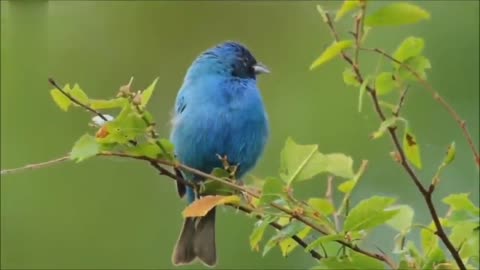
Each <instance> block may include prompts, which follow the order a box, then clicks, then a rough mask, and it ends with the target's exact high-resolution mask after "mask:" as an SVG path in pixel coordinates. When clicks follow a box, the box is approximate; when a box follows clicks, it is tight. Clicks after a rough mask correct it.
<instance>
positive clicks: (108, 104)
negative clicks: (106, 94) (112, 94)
mask: <svg viewBox="0 0 480 270" xmlns="http://www.w3.org/2000/svg"><path fill="white" fill-rule="evenodd" d="M127 103H128V100H127V99H126V98H114V99H108V100H106V99H90V107H91V108H92V109H95V110H103V109H114V108H122V107H124V106H125V105H126V104H127Z"/></svg>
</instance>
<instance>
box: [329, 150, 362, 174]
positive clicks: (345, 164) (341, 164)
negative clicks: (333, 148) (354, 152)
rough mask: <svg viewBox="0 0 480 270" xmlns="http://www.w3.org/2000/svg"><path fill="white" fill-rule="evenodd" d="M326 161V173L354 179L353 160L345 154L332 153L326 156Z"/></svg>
mask: <svg viewBox="0 0 480 270" xmlns="http://www.w3.org/2000/svg"><path fill="white" fill-rule="evenodd" d="M324 157H325V159H326V165H327V166H326V167H327V168H326V171H327V172H328V173H331V174H333V175H335V176H339V177H343V178H352V177H354V176H355V173H354V172H353V159H352V158H351V157H349V156H347V155H345V154H341V153H332V154H326V155H324Z"/></svg>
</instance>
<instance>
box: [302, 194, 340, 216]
mask: <svg viewBox="0 0 480 270" xmlns="http://www.w3.org/2000/svg"><path fill="white" fill-rule="evenodd" d="M308 205H310V206H311V207H312V208H313V209H315V210H316V211H317V212H319V213H321V214H323V215H325V216H328V215H331V214H333V213H334V212H335V207H334V206H333V204H332V202H330V201H329V200H327V199H325V198H310V199H308Z"/></svg>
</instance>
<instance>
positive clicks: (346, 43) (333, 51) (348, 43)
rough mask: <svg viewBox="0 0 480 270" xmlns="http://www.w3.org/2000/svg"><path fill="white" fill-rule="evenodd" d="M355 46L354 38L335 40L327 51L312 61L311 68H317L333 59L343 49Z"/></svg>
mask: <svg viewBox="0 0 480 270" xmlns="http://www.w3.org/2000/svg"><path fill="white" fill-rule="evenodd" d="M352 46H353V40H342V41H338V42H333V43H332V45H330V46H329V47H328V48H327V49H325V51H324V52H323V53H322V54H321V55H320V56H319V57H318V58H317V59H316V60H315V61H314V62H313V63H312V65H311V66H310V70H312V69H314V68H317V67H319V66H321V65H323V64H325V63H326V62H328V61H330V60H332V59H333V58H335V57H336V56H337V55H339V54H340V53H341V52H342V51H343V50H345V49H348V48H350V47H352Z"/></svg>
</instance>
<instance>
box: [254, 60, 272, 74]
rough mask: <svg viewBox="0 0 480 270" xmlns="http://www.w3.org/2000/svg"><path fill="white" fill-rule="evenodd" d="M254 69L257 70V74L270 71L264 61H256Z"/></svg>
mask: <svg viewBox="0 0 480 270" xmlns="http://www.w3.org/2000/svg"><path fill="white" fill-rule="evenodd" d="M253 70H254V71H255V74H256V75H258V74H263V73H270V70H269V69H268V68H267V67H266V66H265V65H264V64H262V63H256V64H255V65H254V66H253Z"/></svg>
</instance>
